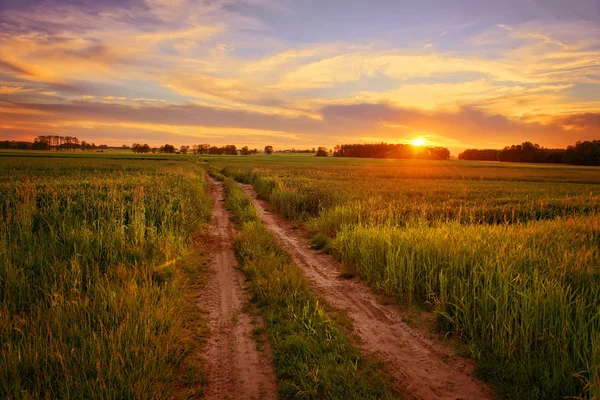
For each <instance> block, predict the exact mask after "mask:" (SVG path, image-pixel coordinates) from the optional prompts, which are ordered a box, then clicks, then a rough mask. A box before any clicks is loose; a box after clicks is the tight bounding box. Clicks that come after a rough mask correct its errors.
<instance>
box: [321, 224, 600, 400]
mask: <svg viewBox="0 0 600 400" xmlns="http://www.w3.org/2000/svg"><path fill="white" fill-rule="evenodd" d="M599 245H600V218H599V217H597V216H596V217H587V218H573V219H567V220H563V219H558V220H554V221H544V222H537V223H528V224H525V225H511V226H508V225H500V226H498V225H487V226H485V225H484V226H481V225H478V226H474V225H467V226H465V225H459V224H456V223H453V224H450V223H444V224H439V225H436V226H433V227H432V226H429V225H427V224H419V223H415V224H414V225H411V226H408V227H405V228H398V227H395V226H388V227H364V226H360V225H354V226H345V227H343V228H342V229H341V230H340V231H339V232H338V234H337V236H336V238H335V239H334V240H333V241H332V243H330V247H331V248H332V249H333V250H334V251H335V253H336V254H337V256H338V257H340V259H341V260H342V261H344V262H345V263H348V264H350V265H353V266H355V267H356V268H357V269H358V271H359V272H360V273H361V274H362V275H363V276H365V277H366V278H367V280H368V281H369V282H370V283H371V284H372V285H374V286H376V287H379V288H381V289H383V290H384V291H385V292H387V293H390V294H393V295H395V296H397V297H398V298H399V299H400V300H401V301H407V302H419V303H426V304H430V305H431V307H432V308H433V309H434V310H435V311H436V312H437V313H438V314H439V315H440V317H441V318H440V321H441V324H442V327H443V329H444V330H445V331H452V332H455V333H457V334H458V335H460V336H461V337H463V338H464V339H466V340H467V341H468V342H469V343H470V347H471V350H472V353H473V356H474V358H475V360H476V361H477V362H478V363H479V364H480V365H481V367H482V369H481V372H482V373H483V374H484V375H488V377H489V378H493V379H494V380H495V381H496V383H497V384H498V385H499V386H498V387H499V389H500V390H507V391H509V392H512V393H511V394H512V395H513V396H514V395H515V390H516V391H517V392H516V394H518V395H519V397H529V398H562V397H565V396H572V395H580V394H582V393H584V392H586V391H587V395H588V396H590V397H599V396H600V386H599V383H600V382H599V379H600V374H599V373H600V370H599V368H600V364H598V362H599V361H600V359H599V358H598V356H599V355H600V342H599V341H598V339H599V338H600V336H599V335H598V334H599V333H600V269H599V265H600V251H599V250H598V249H599ZM499 371H502V372H501V373H500V372H499ZM576 375H577V376H576ZM586 384H589V386H588V387H587V388H586V387H585V385H586Z"/></svg>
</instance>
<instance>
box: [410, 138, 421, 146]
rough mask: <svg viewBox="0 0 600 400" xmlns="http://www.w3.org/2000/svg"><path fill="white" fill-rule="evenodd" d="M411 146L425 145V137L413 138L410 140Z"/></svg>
mask: <svg viewBox="0 0 600 400" xmlns="http://www.w3.org/2000/svg"><path fill="white" fill-rule="evenodd" d="M410 143H411V144H412V145H413V146H424V145H425V139H423V138H416V139H413V141H412V142H410Z"/></svg>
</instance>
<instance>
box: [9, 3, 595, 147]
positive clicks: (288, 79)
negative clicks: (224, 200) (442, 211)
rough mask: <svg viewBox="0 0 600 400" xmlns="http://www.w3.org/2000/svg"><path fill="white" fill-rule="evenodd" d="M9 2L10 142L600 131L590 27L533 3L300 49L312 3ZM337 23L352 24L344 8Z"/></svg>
mask: <svg viewBox="0 0 600 400" xmlns="http://www.w3.org/2000/svg"><path fill="white" fill-rule="evenodd" d="M461 1H462V0H461ZM464 1H467V0H464ZM7 4H8V5H7V6H5V7H4V8H0V28H1V29H0V95H2V98H4V99H5V100H6V101H5V102H3V103H0V116H1V117H2V119H3V121H6V122H7V123H5V124H4V123H3V126H10V127H11V128H10V130H8V128H6V129H4V130H3V133H5V134H6V133H8V132H12V134H13V135H16V134H17V133H16V132H20V133H19V134H22V135H28V137H30V136H31V135H33V133H34V132H37V131H43V130H44V129H48V128H49V127H52V129H54V130H56V129H72V128H73V127H79V128H82V127H83V128H85V129H84V132H90V134H91V133H92V132H97V133H98V134H100V133H99V132H103V133H102V135H104V136H103V137H108V136H106V135H107V133H106V132H107V130H108V127H110V129H113V130H114V131H115V132H130V133H132V135H133V134H134V133H135V135H140V133H141V132H143V131H144V130H147V131H148V132H160V133H168V132H170V134H172V135H173V136H172V137H173V138H178V139H177V140H187V139H188V138H190V140H191V138H193V137H194V134H196V135H200V136H202V135H204V136H203V137H206V135H208V134H209V131H210V132H219V134H218V135H215V136H211V137H212V138H214V140H220V141H222V142H227V141H228V138H230V139H233V138H234V137H245V138H246V139H247V140H255V141H259V140H266V137H268V135H269V134H273V135H275V134H276V135H277V136H278V137H281V138H284V137H285V141H286V143H292V142H293V141H294V140H297V143H298V144H299V143H304V142H310V143H312V144H315V145H316V144H325V145H327V144H329V145H331V144H334V143H338V142H340V141H342V140H346V139H347V140H353V138H354V139H359V138H375V137H377V138H387V139H389V140H392V139H394V138H396V139H398V138H402V137H404V136H406V137H409V136H410V135H414V134H416V133H420V134H422V135H425V134H426V135H431V137H436V138H437V140H438V141H439V142H440V143H441V144H444V141H446V142H445V143H448V145H452V146H460V145H459V144H460V143H463V144H464V145H465V146H466V145H467V144H473V143H477V142H478V141H479V142H482V143H483V142H485V143H488V142H492V140H491V139H488V138H491V137H494V139H493V142H494V143H508V142H511V141H518V140H520V139H523V140H525V139H528V140H535V139H536V138H537V139H539V141H540V142H541V143H542V144H549V143H553V144H558V143H562V144H567V143H571V142H573V141H575V140H577V139H582V138H591V137H592V136H593V135H594V134H596V135H597V134H598V130H599V127H598V120H597V117H596V116H597V115H598V114H599V113H600V99H598V98H594V96H591V95H590V93H592V92H594V88H600V39H598V38H600V28H599V25H598V24H597V23H595V22H596V21H593V20H590V19H589V18H588V19H585V20H576V19H573V17H569V18H565V19H563V20H561V21H560V22H556V21H554V20H548V19H547V18H546V19H544V18H545V17H544V15H545V14H544V13H543V12H541V11H536V10H535V9H533V8H531V5H521V6H518V5H516V6H515V7H517V8H518V7H524V8H523V9H522V10H521V11H522V12H523V13H529V14H531V13H532V12H534V13H535V12H538V14H534V15H539V16H540V17H539V18H538V19H535V18H534V19H531V18H530V19H528V20H525V19H523V18H517V17H515V16H512V17H511V15H512V14H510V13H508V14H503V15H502V18H500V17H498V18H497V19H501V20H502V21H503V23H502V24H498V23H497V21H494V22H485V23H483V22H481V23H479V22H478V23H471V22H469V23H464V22H460V21H458V22H457V21H456V20H453V21H454V23H450V19H447V20H439V21H434V20H432V21H430V22H429V23H428V24H423V26H417V25H411V26H408V27H407V28H406V29H405V30H403V31H402V34H401V35H400V34H398V31H396V30H394V28H393V27H392V28H389V27H388V28H386V29H387V30H384V29H383V28H382V27H379V26H373V28H372V29H373V31H374V32H366V33H365V32H364V31H363V30H360V29H362V28H360V27H359V26H354V25H352V24H348V25H347V26H346V25H343V24H341V22H340V20H339V18H338V19H335V20H329V19H327V20H323V21H321V22H322V24H325V25H326V24H327V23H329V24H331V25H332V28H331V32H329V33H330V35H329V36H331V37H336V38H339V37H340V35H339V32H337V31H336V32H333V29H334V28H333V27H335V29H338V30H342V32H343V33H344V34H345V35H343V38H342V39H343V40H340V39H336V40H326V39H319V40H310V41H309V40H300V39H297V38H298V37H303V36H302V35H298V32H304V31H302V29H305V30H306V33H307V34H308V33H310V32H308V30H310V29H311V28H310V27H305V25H306V24H309V22H310V19H307V18H306V16H305V15H303V14H302V12H303V10H304V9H303V7H306V9H307V10H308V9H309V8H310V7H312V6H311V5H308V4H296V3H288V2H278V1H274V0H249V1H246V2H231V1H216V0H215V1H201V0H126V1H116V0H111V1H108V2H94V1H91V0H85V1H83V2H78V3H73V2H70V1H63V0H47V1H46V2H43V3H40V2H37V1H33V0H32V1H28V2H12V1H11V2H10V3H7ZM355 5H356V7H358V9H360V10H362V12H365V13H366V12H369V13H370V12H372V13H375V14H373V15H367V16H365V17H368V18H373V19H376V20H381V21H386V20H387V19H386V18H387V17H386V15H385V13H383V14H381V13H379V14H378V13H377V10H376V9H373V10H371V8H364V7H362V6H360V5H359V4H358V3H357V4H355ZM359 6H360V7H359ZM381 6H382V7H383V6H384V5H383V4H382V5H381ZM439 6H440V7H450V6H449V5H447V4H445V3H440V4H439ZM332 7H333V6H332ZM474 7H475V6H474ZM311 9H312V8H311ZM411 10H412V12H415V13H418V12H425V11H426V10H424V9H423V10H422V9H421V8H420V7H417V6H415V8H414V10H413V9H411ZM477 10H478V11H477V12H482V13H483V12H485V10H484V9H481V10H479V8H478V9H477ZM532 10H533V11H532ZM330 11H331V10H330ZM335 11H336V12H346V13H350V14H347V15H346V17H347V18H348V20H349V21H354V20H360V18H359V17H360V15H358V14H356V15H355V14H351V13H352V7H346V8H344V9H343V10H337V8H336V10H335ZM447 11H448V12H450V11H452V10H451V9H448V10H447ZM334 14H335V13H333V14H331V15H334ZM450 14H452V13H450ZM450 14H449V15H450ZM423 15H425V14H423ZM452 15H454V14H452ZM565 15H567V16H569V15H570V14H565ZM314 17H315V18H317V17H320V18H329V14H328V12H326V10H325V11H324V12H323V14H319V15H315V16H314ZM338 17H339V16H338ZM487 17H489V18H487V19H485V18H484V19H482V21H488V20H490V21H491V20H492V19H493V18H492V17H493V16H492V15H489V16H487ZM542 17H544V18H542ZM432 18H433V17H432ZM282 21H286V23H285V24H284V23H282ZM303 24H305V25H303ZM382 25H385V24H383V23H382ZM396 25H397V24H396ZM359 28H360V29H359ZM449 32H452V33H451V34H449ZM364 34H369V38H370V39H369V40H366V39H365V37H363V36H362V35H364ZM373 37H375V38H376V39H373V40H371V39H372V38H373ZM32 115H33V116H35V117H33V118H32V117H31V116H32ZM98 126H103V127H104V128H102V129H99V128H97V127H98ZM399 126H401V127H402V128H398V127H399ZM157 135H158V134H157ZM577 135H579V136H577ZM251 136H253V137H254V138H251ZM116 137H120V136H119V135H116ZM135 137H138V136H135ZM396 139H394V140H396ZM282 140H283V139H282ZM398 140H402V139H398ZM486 141H487V142H486Z"/></svg>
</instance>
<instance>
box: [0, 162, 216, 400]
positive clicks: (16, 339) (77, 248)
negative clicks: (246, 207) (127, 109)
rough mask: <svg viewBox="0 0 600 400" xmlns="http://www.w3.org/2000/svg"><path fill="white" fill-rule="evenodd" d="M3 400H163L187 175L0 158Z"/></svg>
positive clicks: (179, 340)
mask: <svg viewBox="0 0 600 400" xmlns="http://www.w3.org/2000/svg"><path fill="white" fill-rule="evenodd" d="M0 171H1V173H0V215H1V216H2V219H1V222H0V343H1V345H2V351H1V352H0V397H1V398H8V399H10V398H14V399H18V398H49V399H52V398H148V399H152V398H159V397H163V398H164V397H170V396H171V388H172V386H173V382H174V381H177V377H176V372H177V371H178V370H179V369H180V367H181V363H182V361H183V359H184V358H185V356H186V353H187V351H188V348H187V346H188V345H187V344H186V343H185V342H184V340H183V337H184V336H185V335H184V333H185V332H184V330H185V327H184V323H185V316H184V315H183V312H184V310H185V304H184V302H185V297H184V293H183V286H184V271H183V269H182V268H181V267H182V266H184V263H185V260H186V257H189V256H190V254H192V252H193V249H192V248H191V247H190V238H191V235H192V234H193V233H194V232H195V231H196V230H197V229H198V227H199V226H200V225H201V224H202V223H203V222H204V221H205V220H206V219H207V218H208V216H209V215H210V209H211V203H210V199H209V198H208V196H207V195H206V194H205V192H204V185H205V180H204V174H203V173H202V170H200V169H199V168H198V167H197V166H196V165H195V164H193V163H188V162H186V163H185V165H184V164H183V163H181V162H175V161H163V162H156V161H144V160H140V161H134V162H132V161H130V160H107V159H105V158H103V157H95V158H92V159H90V158H85V159H84V158H60V159H57V158H55V157H52V158H30V157H0Z"/></svg>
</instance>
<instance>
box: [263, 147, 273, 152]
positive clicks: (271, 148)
mask: <svg viewBox="0 0 600 400" xmlns="http://www.w3.org/2000/svg"><path fill="white" fill-rule="evenodd" d="M265 154H273V146H265Z"/></svg>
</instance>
